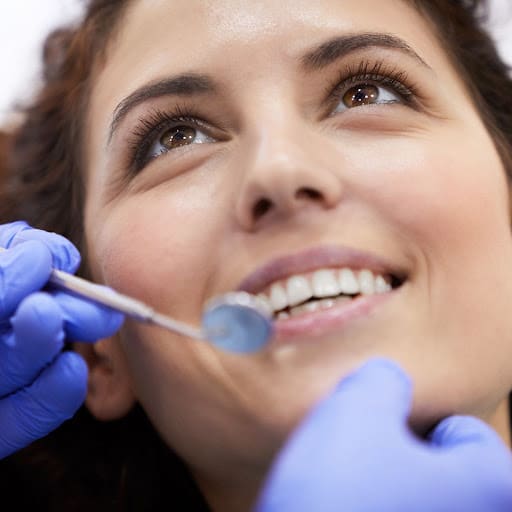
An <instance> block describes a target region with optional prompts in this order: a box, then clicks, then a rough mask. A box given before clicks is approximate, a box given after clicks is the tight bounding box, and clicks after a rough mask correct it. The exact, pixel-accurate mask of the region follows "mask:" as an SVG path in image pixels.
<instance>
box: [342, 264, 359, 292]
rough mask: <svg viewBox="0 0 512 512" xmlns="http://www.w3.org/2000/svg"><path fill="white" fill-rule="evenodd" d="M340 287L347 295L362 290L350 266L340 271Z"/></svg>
mask: <svg viewBox="0 0 512 512" xmlns="http://www.w3.org/2000/svg"><path fill="white" fill-rule="evenodd" d="M340 288H341V293H345V294H346V295H355V294H357V293H359V292H360V289H359V281H358V280H357V279H356V276H355V274H354V272H352V270H350V269H349V268H342V269H341V271H340Z"/></svg>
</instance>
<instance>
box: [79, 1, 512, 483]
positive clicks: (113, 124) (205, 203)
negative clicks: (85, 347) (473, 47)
mask: <svg viewBox="0 0 512 512" xmlns="http://www.w3.org/2000/svg"><path fill="white" fill-rule="evenodd" d="M375 6H376V3H375V2H374V0H345V1H343V2H340V1H338V0H318V1H316V2H311V1H305V0H293V1H289V0H281V1H279V2H275V1H274V0H265V1H260V2H241V1H236V0H215V2H206V1H203V0H189V1H187V2H169V1H167V0H153V1H151V2H135V3H134V4H133V6H131V7H130V9H129V10H128V11H127V15H126V17H125V19H124V21H123V22H122V24H121V26H120V29H119V32H117V33H116V35H115V37H114V38H113V40H112V42H111V47H110V48H109V51H108V52H107V59H106V62H105V65H104V66H102V68H101V69H100V70H99V71H98V76H97V80H96V81H95V86H94V88H93V91H92V96H91V102H90V110H89V117H88V123H87V127H88V130H87V141H86V148H87V157H88V161H87V168H88V175H87V203H86V235H87V249H88V252H89V258H90V261H91V262H92V270H93V274H94V276H95V278H96V279H98V280H101V281H104V282H106V283H107V284H109V285H111V286H113V287H115V288H116V289H118V290H119V291H121V292H124V293H127V294H129V295H132V296H134V297H137V298H138V299H141V300H143V301H145V302H147V303H149V304H151V305H152V306H154V307H155V308H156V309H158V310H159V311H161V312H162V313H166V314H169V315H172V316H174V317H176V318H178V319H180V320H184V321H187V322H191V323H195V324H197V323H199V319H200V316H201V310H202V307H203V304H204V302H205V301H206V300H208V299H209V298H211V297H213V296H216V295H219V294H223V293H225V292H228V291H231V290H235V289H238V288H239V287H242V288H244V289H247V290H249V291H250V292H252V293H255V294H260V293H261V294H265V295H266V296H268V297H270V296H272V301H273V305H274V306H275V309H276V310H277V311H278V312H279V311H281V310H284V311H285V314H284V315H282V314H281V315H279V319H278V320H277V322H276V326H277V331H276V332H277V334H276V336H275V337H274V338H273V339H272V340H271V342H270V344H269V345H268V347H267V348H266V349H265V350H263V351H262V352H261V353H258V354H255V355H234V354H228V353H225V352H222V351H220V350H218V349H215V348H213V347H212V346H210V345H208V344H206V343H201V342H197V341H193V340H191V339H185V338H182V337H179V336H175V335H173V334H171V333H169V332H166V331H164V330H161V329H158V328H155V327H151V326H146V325H142V324H137V323H134V322H131V321H128V322H127V323H126V326H125V328H124V330H123V333H122V341H121V345H122V350H123V352H124V355H125V357H126V360H127V363H128V365H127V366H128V371H129V378H130V382H131V385H132V388H133V390H134V392H135V394H136V397H137V399H138V400H139V401H140V403H141V404H142V406H143V407H144V408H145V409H146V411H147V412H148V414H149V416H150V417H151V419H152V421H153V423H154V424H155V426H156V427H157V429H158V430H159V431H160V433H161V434H162V436H163V437H164V439H165V440H166V441H167V442H168V443H169V444H170V445H172V446H173V447H174V448H175V449H176V450H177V451H178V452H179V453H181V454H182V455H183V456H184V457H185V458H186V459H187V460H188V462H189V464H190V465H191V466H192V467H193V468H194V469H195V470H196V471H197V472H198V473H201V472H202V471H203V472H208V471H210V470H213V469H215V470H216V471H217V476H218V475H219V474H220V473H222V471H225V472H226V474H227V473H229V472H230V471H231V470H232V468H233V467H235V466H237V467H239V468H241V467H245V468H255V467H258V465H259V464H262V465H263V464H266V463H268V458H269V457H270V454H271V453H273V451H274V450H275V449H276V446H277V445H278V443H279V442H280V441H281V440H282V439H283V437H284V436H285V435H286V433H287V432H289V430H290V429H291V428H292V426H293V425H294V424H295V423H296V422H297V420H298V419H299V418H300V417H301V416H302V415H303V414H304V412H305V411H306V410H307V409H308V408H309V407H311V405H312V404H313V403H314V401H315V400H317V399H319V398H320V397H321V396H323V395H324V394H325V393H327V392H328V391H329V390H330V389H331V387H332V386H333V385H334V384H335V383H336V382H338V381H339V380H340V379H341V378H342V377H343V376H345V375H346V374H347V373H348V372H349V371H351V370H352V369H354V368H355V367H357V366H359V365H360V364H362V362H363V361H365V360H367V359H368V358H371V357H373V356H377V355H379V356H385V357H389V358H392V359H395V360H396V361H398V362H399V363H400V364H401V365H402V366H403V367H404V368H405V369H406V370H407V372H408V373H409V374H410V375H411V376H412V378H413V379H414V383H415V399H414V408H413V414H412V423H413V424H414V425H415V428H417V429H418V430H419V431H422V430H424V429H426V428H428V427H429V426H431V424H432V422H433V421H436V420H438V419H439V418H441V417H442V416H444V415H447V414H450V413H453V412H461V413H471V414H475V415H479V416H481V417H482V418H484V419H486V420H487V421H489V422H491V423H492V422H493V421H494V417H495V413H496V409H497V407H498V405H499V404H500V403H501V402H502V401H503V399H504V398H505V396H506V394H507V392H508V390H509V389H510V388H511V387H512V339H511V338H512V334H511V333H512V316H511V315H510V313H509V311H508V309H509V305H510V304H511V300H512V264H511V262H512V243H511V236H510V229H509V217H508V194H507V184H506V179H505V173H504V169H503V166H502V164H501V162H500V159H499V157H498V154H497V152H496V150H495V148H494V146H493V142H492V140H491V139H490V137H489V135H488V133H487V132H486V130H485V128H484V126H483V124H482V122H481V120H480V118H479V116H478V113H477V111H476V110H475V108H474V107H473V106H472V103H471V101H470V99H469V96H468V94H467V92H466V91H465V89H464V86H463V84H462V81H461V79H460V77H459V76H458V74H457V72H456V71H455V69H454V68H453V66H452V65H451V64H450V62H449V60H448V58H447V56H446V55H445V53H444V52H443V50H442V48H441V45H440V43H439V41H438V40H437V39H436V36H435V34H434V33H433V31H432V30H431V28H430V27H429V25H428V24H427V22H426V21H425V19H424V18H422V17H421V16H420V15H419V14H418V13H417V12H416V11H415V10H413V9H412V8H411V7H410V6H409V5H408V3H407V2H404V1H402V0H384V1H381V2H378V8H376V7H375ZM342 269H343V270H342ZM370 272H371V274H370ZM372 276H373V277H372ZM354 281H355V282H354ZM390 284H391V285H392V286H391V287H390V286H389V285H390ZM375 287H376V290H373V291H374V292H375V291H377V293H373V294H372V288H375ZM340 291H345V292H347V293H351V294H353V293H355V294H359V295H358V296H357V297H356V298H345V299H340V300H337V301H332V300H331V301H327V302H325V301H324V302H320V303H319V302H318V299H319V298H320V297H322V296H325V295H327V296H331V295H338V294H339V293H340ZM311 295H313V297H311ZM315 298H316V300H315ZM305 300H307V301H308V306H307V307H306V308H300V307H299V308H297V307H291V308H290V305H292V306H293V304H296V303H297V302H299V303H300V302H303V301H305ZM244 464H245V466H244ZM242 473H243V471H242V470H240V473H238V474H242ZM219 478H221V477H219Z"/></svg>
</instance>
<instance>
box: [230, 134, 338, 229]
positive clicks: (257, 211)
mask: <svg viewBox="0 0 512 512" xmlns="http://www.w3.org/2000/svg"><path fill="white" fill-rule="evenodd" d="M311 135H312V136H311V137H309V138H308V137H307V136H304V135H302V136H301V135H300V134H298V133H297V130H295V131H294V132H290V131H288V132H286V131H284V130H283V132H281V133H276V131H273V132H272V133H270V132H267V133H263V134H261V135H259V136H257V137H253V138H252V140H251V143H250V149H249V151H247V152H246V156H245V157H244V158H243V163H242V166H243V173H244V177H243V182H242V185H241V190H239V192H240V193H239V196H238V199H237V202H236V216H237V220H238V223H239V224H240V225H241V226H242V228H243V229H245V230H248V231H255V230H257V229H259V228H260V227H263V225H268V224H269V223H273V222H279V221H282V220H284V219H287V218H289V217H292V216H294V215H296V214H298V213H299V212H301V211H302V210H304V209H330V208H334V207H335V206H336V205H337V204H338V202H339V201H340V199H341V196H342V188H343V186H342V180H341V178H340V176H339V166H340V165H341V162H337V161H336V158H335V157H334V155H333V149H332V147H331V148H329V144H328V143H327V145H326V141H325V140H323V141H322V140H321V139H323V138H324V137H325V136H322V135H319V134H318V133H315V134H311ZM306 142H307V143H306ZM322 142H323V144H322ZM337 157H338V158H340V155H339V154H338V155H337ZM337 171H338V172H337Z"/></svg>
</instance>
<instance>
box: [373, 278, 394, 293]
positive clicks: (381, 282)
mask: <svg viewBox="0 0 512 512" xmlns="http://www.w3.org/2000/svg"><path fill="white" fill-rule="evenodd" d="M390 291H391V285H390V284H389V283H388V282H386V280H385V279H384V278H383V277H382V276H377V277H376V278H375V293H387V292H390Z"/></svg>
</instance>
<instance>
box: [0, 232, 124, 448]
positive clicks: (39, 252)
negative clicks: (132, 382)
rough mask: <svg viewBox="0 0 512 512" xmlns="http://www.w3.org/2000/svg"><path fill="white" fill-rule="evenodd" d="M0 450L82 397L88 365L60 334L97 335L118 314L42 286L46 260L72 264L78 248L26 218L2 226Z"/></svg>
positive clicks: (115, 323)
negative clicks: (64, 346) (63, 350)
mask: <svg viewBox="0 0 512 512" xmlns="http://www.w3.org/2000/svg"><path fill="white" fill-rule="evenodd" d="M0 246H1V247H4V248H7V249H8V250H7V251H5V252H1V253H0V458H3V457H6V456H7V455H9V454H11V453H12V452H14V451H16V450H18V449H20V448H22V447H24V446H26V445H28V444H29V443H31V442H32V441H34V440H36V439H38V438H40V437H43V436H45V435H46V434H48V433H49V432H50V431H52V430H53V429H55V428H56V427H58V426H59V425H60V424H61V423H62V422H63V421H65V420H66V419H68V418H70V417H71V416H72V415H73V414H74V413H75V411H76V410H77V409H78V408H79V407H80V405H81V404H82V402H83V401H84V399H85V394H86V388H87V366H86V364H85V362H84V361H83V360H82V358H81V357H80V356H79V355H78V354H76V353H74V352H69V351H67V352H61V350H62V348H63V345H64V341H65V339H66V338H68V339H72V340H80V341H95V340H97V339H100V338H104V337H107V336H110V335H112V334H113V333H114V332H115V331H117V330H118V329H119V327H120V326H121V323H122V321H123V317H122V315H120V314H119V313H115V312H113V311H112V310H110V309H108V308H103V307H101V306H98V305H95V304H93V303H91V302H87V301H85V300H82V299H79V298H77V297H73V296H71V295H68V294H65V293H64V292H59V291H52V292H41V291H40V290H41V288H42V287H44V286H45V284H46V283H47V281H48V278H49V276H50V272H51V270H52V267H55V268H57V269H60V270H64V271H66V272H74V271H75V270H76V269H77V267H78V265H79V263H80V255H79V254H78V251H77V250H76V249H75V247H74V246H73V245H72V244H71V243H70V242H69V241H67V240H66V239H65V238H63V237H61V236H59V235H56V234H54V233H47V232H45V231H41V230H36V229H32V228H30V227H29V226H28V225H27V224H26V223H24V222H15V223H12V224H6V225H3V226H0Z"/></svg>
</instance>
